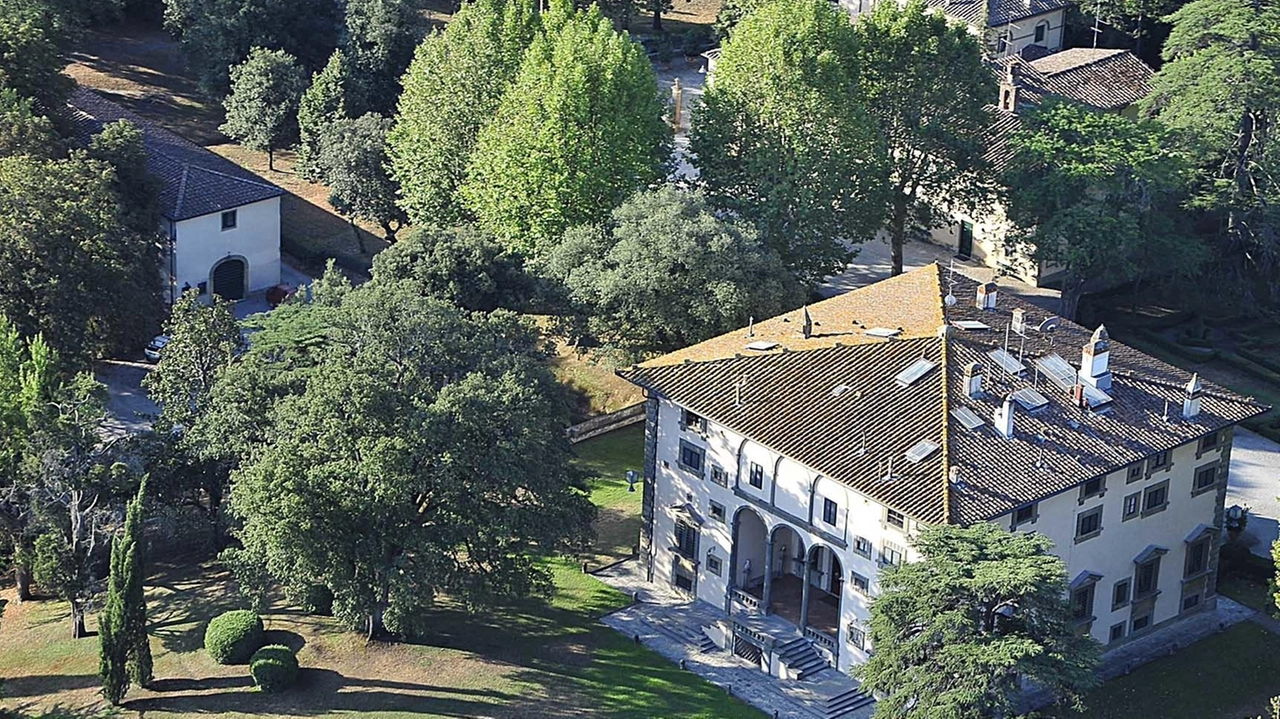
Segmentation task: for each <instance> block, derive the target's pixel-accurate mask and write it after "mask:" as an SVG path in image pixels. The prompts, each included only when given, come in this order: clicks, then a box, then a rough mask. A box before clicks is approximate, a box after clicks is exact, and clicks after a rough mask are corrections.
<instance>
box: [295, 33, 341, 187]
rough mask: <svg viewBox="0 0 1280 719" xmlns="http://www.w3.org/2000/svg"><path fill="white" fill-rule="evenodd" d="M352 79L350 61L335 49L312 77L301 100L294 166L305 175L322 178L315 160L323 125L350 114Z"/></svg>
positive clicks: (312, 179)
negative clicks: (349, 98)
mask: <svg viewBox="0 0 1280 719" xmlns="http://www.w3.org/2000/svg"><path fill="white" fill-rule="evenodd" d="M351 82H352V79H351V62H350V61H349V60H347V57H346V55H344V54H343V52H342V51H341V50H334V51H333V55H331V56H330V57H329V62H328V63H327V64H326V65H325V66H324V69H323V70H321V71H320V72H318V73H316V74H315V75H314V76H313V77H312V78H311V86H310V87H308V88H307V90H306V92H303V93H302V98H301V99H300V100H299V101H298V155H297V161H296V162H295V163H294V169H296V170H297V172H298V174H299V175H301V176H302V177H303V178H304V179H307V180H311V181H317V180H319V179H320V174H319V170H318V169H317V168H316V164H315V163H316V154H317V153H318V152H319V151H320V136H321V134H323V132H324V129H325V128H326V127H328V126H329V125H331V124H333V123H335V122H337V121H338V120H341V119H343V118H347V117H350V116H351V103H350V102H349V100H348V95H349V94H350V88H349V85H350V84H351Z"/></svg>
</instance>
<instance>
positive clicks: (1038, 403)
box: [1013, 387, 1049, 412]
mask: <svg viewBox="0 0 1280 719" xmlns="http://www.w3.org/2000/svg"><path fill="white" fill-rule="evenodd" d="M1013 401H1014V402H1017V403H1018V404H1019V405H1022V408H1023V409H1025V410H1027V411H1029V412H1034V411H1036V410H1038V409H1040V408H1042V407H1044V406H1045V405H1047V404H1049V399H1048V398H1047V397H1045V396H1044V395H1042V394H1040V393H1039V392H1037V391H1036V390H1034V389H1032V388H1030V387H1023V388H1022V389H1020V390H1017V391H1015V392H1014V393H1013Z"/></svg>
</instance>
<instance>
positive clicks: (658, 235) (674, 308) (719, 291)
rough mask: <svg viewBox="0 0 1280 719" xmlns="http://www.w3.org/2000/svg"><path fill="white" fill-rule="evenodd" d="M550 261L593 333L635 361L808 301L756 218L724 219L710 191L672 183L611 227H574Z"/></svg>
mask: <svg viewBox="0 0 1280 719" xmlns="http://www.w3.org/2000/svg"><path fill="white" fill-rule="evenodd" d="M545 264H546V266H547V270H548V271H549V273H550V274H551V275H552V276H553V277H554V278H555V279H557V280H559V281H561V282H563V283H564V284H565V286H566V287H567V288H568V290H569V293H570V296H571V298H572V300H573V301H574V303H575V304H576V305H577V306H578V307H579V308H580V310H581V311H582V312H583V314H584V315H585V316H586V317H587V318H588V319H587V322H588V332H589V334H590V335H591V337H592V338H593V339H595V340H596V341H598V342H600V343H601V344H602V345H604V347H606V348H607V349H608V350H611V351H613V352H616V353H618V354H620V355H621V356H622V357H623V358H624V359H627V360H635V359H638V358H641V357H644V356H646V355H651V354H655V353H659V352H671V351H674V350H677V349H680V348H681V347H686V346H688V345H691V344H693V343H695V342H700V341H702V340H704V339H708V338H710V337H713V336H715V335H718V334H721V333H724V332H728V331H730V330H732V329H734V328H736V327H741V326H743V325H745V324H747V321H748V320H749V318H751V317H772V316H774V315H776V314H779V313H781V312H783V311H785V310H788V309H791V308H793V307H796V306H798V305H799V304H800V303H801V302H802V301H803V299H804V293H803V292H802V291H801V288H800V285H799V283H797V282H796V281H795V279H794V278H793V277H792V276H791V273H790V272H788V271H787V268H786V267H784V266H783V264H782V261H781V260H779V259H778V256H777V255H776V254H774V253H773V251H772V250H770V249H769V248H767V247H764V246H763V245H762V244H761V243H760V241H759V239H758V237H757V235H756V232H755V229H754V228H753V227H751V225H750V223H745V222H741V221H734V220H725V219H721V218H719V217H717V216H716V214H715V213H714V212H713V211H712V210H711V209H710V208H709V207H708V206H707V203H706V200H705V198H704V197H703V196H702V194H701V193H692V192H687V191H684V190H679V189H676V188H674V187H671V186H669V185H668V186H664V187H663V188H661V189H659V190H655V191H645V192H640V193H638V194H637V195H635V196H634V197H632V198H631V199H630V200H628V201H627V202H626V203H625V204H623V205H622V206H621V207H619V208H618V209H617V210H615V211H614V212H613V217H612V220H611V221H610V222H608V223H607V224H605V225H603V226H583V227H578V228H574V229H572V230H570V231H569V232H568V233H567V234H566V235H565V239H564V241H563V242H562V243H561V244H560V245H559V246H558V247H556V248H555V249H554V250H553V251H552V252H551V253H549V255H548V256H547V259H546V263H545Z"/></svg>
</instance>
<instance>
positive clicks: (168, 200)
mask: <svg viewBox="0 0 1280 719" xmlns="http://www.w3.org/2000/svg"><path fill="white" fill-rule="evenodd" d="M67 104H68V105H69V106H70V108H71V116H72V119H73V120H74V122H75V123H76V129H77V134H78V136H79V138H80V140H81V141H83V142H85V143H87V142H88V141H89V138H90V137H91V136H93V135H95V134H97V133H98V132H100V131H101V130H102V127H103V126H104V125H107V124H110V123H112V122H116V121H118V120H128V121H130V122H132V123H133V124H135V125H137V126H138V127H139V128H140V129H141V130H142V132H143V136H144V142H145V144H146V147H147V165H148V167H149V169H150V170H151V173H152V174H154V175H155V176H156V177H157V178H159V180H160V182H161V185H162V186H161V189H160V213H161V214H162V215H164V216H165V217H166V218H168V219H169V220H173V221H175V222H177V221H180V220H187V219H191V218H193V217H200V216H203V215H209V214H213V213H215V212H222V211H223V210H230V209H233V208H236V207H241V206H243V205H248V204H251V203H254V202H260V201H262V200H267V199H270V198H272V197H279V196H280V195H283V194H284V190H281V189H280V188H279V187H276V186H275V185H273V184H271V183H270V182H267V181H266V180H264V179H262V178H261V177H258V176H257V175H255V174H253V173H252V172H249V171H248V170H246V169H244V168H243V167H240V166H239V165H237V164H235V163H234V162H231V161H230V160H227V159H226V158H223V157H221V156H219V155H217V154H215V153H213V152H211V151H209V150H207V149H205V148H203V147H200V146H199V145H197V144H195V143H193V142H190V141H188V140H186V139H184V138H182V137H179V136H178V135H176V134H174V133H172V132H170V131H168V130H166V129H164V128H163V127H160V126H159V125H156V124H155V123H153V122H150V121H148V120H144V119H142V118H140V117H138V116H137V115H135V114H133V113H131V112H129V111H128V110H126V109H124V108H123V107H120V106H119V105H117V104H115V103H114V102H111V101H109V100H107V99H105V98H104V97H102V96H101V95H99V94H97V93H96V92H93V91H92V90H88V89H85V88H83V87H82V88H79V89H77V90H76V91H75V92H74V93H72V95H71V98H70V99H69V100H68V102H67Z"/></svg>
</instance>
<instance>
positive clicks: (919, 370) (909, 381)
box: [893, 357, 938, 387]
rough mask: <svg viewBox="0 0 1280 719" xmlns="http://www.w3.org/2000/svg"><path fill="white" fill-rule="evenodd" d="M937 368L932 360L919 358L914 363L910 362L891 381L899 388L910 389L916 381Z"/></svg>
mask: <svg viewBox="0 0 1280 719" xmlns="http://www.w3.org/2000/svg"><path fill="white" fill-rule="evenodd" d="M937 366H938V365H937V364H936V363H935V362H934V361H933V360H930V359H925V358H924V357H921V358H920V359H918V360H916V361H915V362H912V363H911V364H910V365H909V366H908V367H907V368H906V369H904V370H902V371H901V372H899V373H898V376H896V377H894V378H893V381H894V382H897V383H898V386H899V387H910V386H911V385H913V384H915V382H916V380H918V379H920V378H921V377H923V376H925V375H927V374H929V372H930V371H931V370H932V369H933V368H934V367H937Z"/></svg>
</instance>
